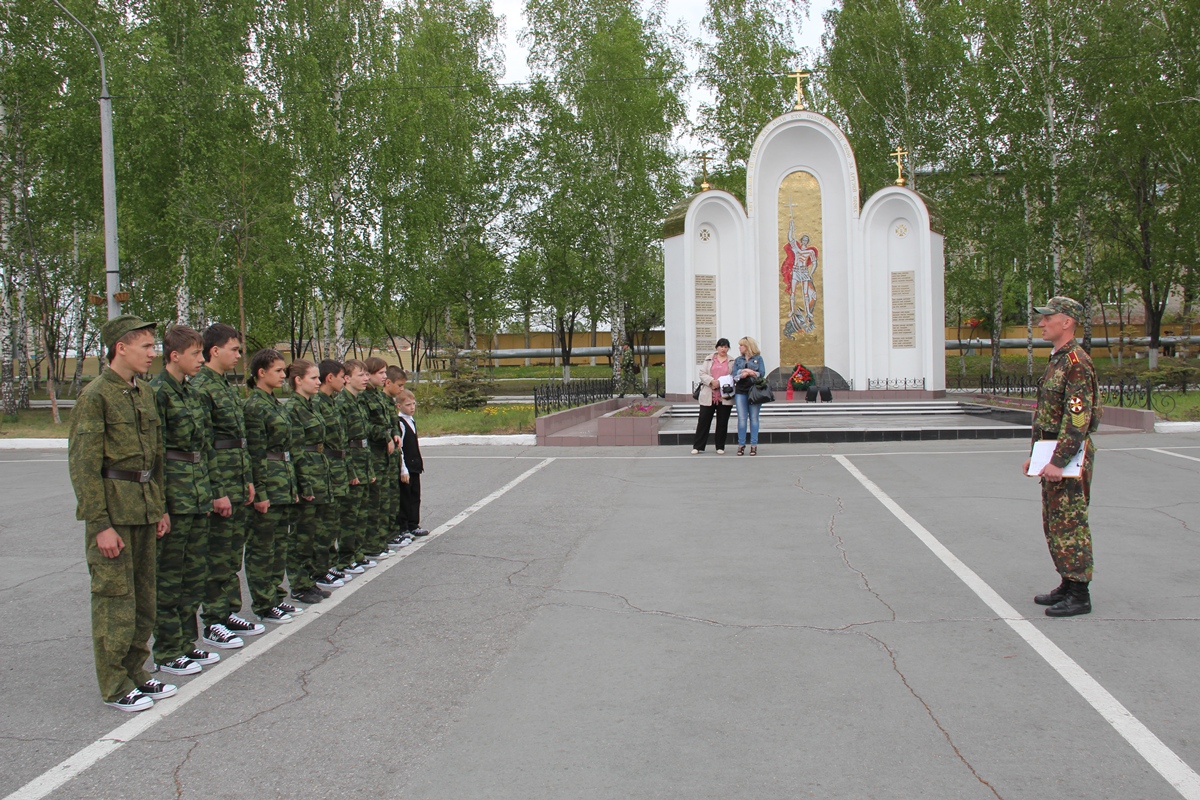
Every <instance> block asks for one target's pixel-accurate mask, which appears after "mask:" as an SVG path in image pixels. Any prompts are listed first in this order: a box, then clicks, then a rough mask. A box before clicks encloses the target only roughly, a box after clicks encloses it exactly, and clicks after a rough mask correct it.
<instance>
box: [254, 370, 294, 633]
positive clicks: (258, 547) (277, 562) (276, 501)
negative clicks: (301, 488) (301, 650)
mask: <svg viewBox="0 0 1200 800" xmlns="http://www.w3.org/2000/svg"><path fill="white" fill-rule="evenodd" d="M284 375H285V367H284V363H283V356H281V355H280V354H279V351H278V350H272V349H269V348H268V349H264V350H259V351H258V352H257V353H255V354H254V357H253V358H251V359H250V381H251V383H252V385H253V387H254V388H253V389H251V391H250V396H249V397H248V398H246V404H245V406H244V407H243V413H244V415H245V418H246V449H247V451H248V452H249V454H250V469H251V471H252V473H253V476H254V513H253V515H252V516H251V521H250V526H249V532H248V535H247V538H246V583H248V584H249V585H250V603H251V606H252V607H253V608H254V613H256V614H258V616H259V617H260V618H261V619H262V620H263V621H264V622H273V623H287V622H291V621H292V615H293V614H295V613H298V612H299V610H300V609H297V608H296V607H295V606H293V605H291V604H290V603H287V602H286V597H287V594H286V593H285V592H284V589H283V575H284V571H285V569H286V563H287V544H288V526H289V525H290V524H291V523H292V520H293V515H294V509H295V507H296V501H297V500H298V499H299V497H298V495H297V494H296V471H295V469H294V467H293V465H292V451H293V450H297V449H299V448H298V446H297V444H296V437H295V435H294V434H293V432H292V426H291V423H290V422H289V421H288V415H287V410H286V409H285V408H284V406H283V404H282V403H280V402H279V401H278V400H277V399H276V398H275V395H274V391H275V390H276V389H278V388H279V387H281V386H283V382H284Z"/></svg>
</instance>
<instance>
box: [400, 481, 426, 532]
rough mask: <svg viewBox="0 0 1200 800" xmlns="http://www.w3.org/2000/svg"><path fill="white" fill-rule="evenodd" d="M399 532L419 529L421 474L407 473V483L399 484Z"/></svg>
mask: <svg viewBox="0 0 1200 800" xmlns="http://www.w3.org/2000/svg"><path fill="white" fill-rule="evenodd" d="M397 521H398V522H399V523H400V530H401V531H411V530H413V529H414V528H419V527H421V473H419V472H410V473H408V483H401V484H400V516H399V519H398V520H397Z"/></svg>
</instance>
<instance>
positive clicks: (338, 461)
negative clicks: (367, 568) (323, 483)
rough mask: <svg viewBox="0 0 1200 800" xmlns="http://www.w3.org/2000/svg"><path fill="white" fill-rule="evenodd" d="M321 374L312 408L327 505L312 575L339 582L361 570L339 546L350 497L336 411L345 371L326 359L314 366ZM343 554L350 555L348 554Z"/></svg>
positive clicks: (342, 428)
mask: <svg viewBox="0 0 1200 800" xmlns="http://www.w3.org/2000/svg"><path fill="white" fill-rule="evenodd" d="M317 369H318V370H320V375H321V391H320V392H318V393H317V395H316V396H315V397H313V408H314V409H315V410H316V412H317V415H318V416H320V417H321V419H322V420H323V421H324V423H325V458H326V459H328V461H329V502H328V503H326V504H325V505H323V506H321V509H320V510H321V516H320V520H319V525H318V527H317V541H316V543H315V545H314V550H313V562H314V574H323V573H326V572H329V571H330V570H333V571H334V572H335V574H336V575H337V576H338V577H339V578H341V579H342V580H348V579H349V576H353V575H361V574H362V572H363V570H362V569H361V568H357V569H353V570H350V564H351V563H352V562H353V560H354V559H352V558H343V557H342V554H339V552H338V546H339V545H340V544H342V543H344V542H345V533H344V530H343V528H342V518H341V510H342V507H343V505H344V504H345V500H346V497H347V496H348V495H349V494H350V476H349V471H348V469H347V466H348V464H347V461H346V458H347V453H346V423H345V420H344V419H343V418H342V410H341V409H340V408H338V405H337V396H338V394H339V393H340V392H341V391H342V387H343V386H345V383H346V368H345V367H343V366H342V362H340V361H334V360H332V359H328V358H327V359H325V360H324V361H322V362H321V363H320V364H318V365H317ZM342 549H343V554H344V555H345V556H349V555H350V553H349V551H346V550H345V548H342Z"/></svg>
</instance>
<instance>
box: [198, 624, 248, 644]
mask: <svg viewBox="0 0 1200 800" xmlns="http://www.w3.org/2000/svg"><path fill="white" fill-rule="evenodd" d="M200 641H201V642H203V643H204V644H206V645H208V646H209V647H216V648H218V649H221V650H236V649H237V648H239V647H242V646H243V645H245V644H246V643H245V642H243V641H242V639H241V637H240V636H234V635H233V634H232V633H231V632H230V631H229V628H226V627H225V626H224V625H222V624H220V623H217V624H216V625H209V626H208V627H207V628H205V629H204V634H203V635H202V636H201V637H200Z"/></svg>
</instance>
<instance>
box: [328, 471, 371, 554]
mask: <svg viewBox="0 0 1200 800" xmlns="http://www.w3.org/2000/svg"><path fill="white" fill-rule="evenodd" d="M368 491H369V490H368V488H367V485H366V484H361V483H360V484H358V485H357V486H351V487H350V491H349V493H348V494H347V495H346V496H345V497H339V498H338V501H337V503H336V504H334V506H335V508H336V513H337V528H336V530H337V553H336V555H334V556H333V563H334V566H336V567H337V568H338V569H345V568H346V567H348V566H350V565H351V564H353V563H354V562H356V561H365V560H366V557H367V554H366V552H365V548H364V546H363V542H364V537H363V527H364V526H365V525H366V522H367V494H368ZM330 550H331V551H332V550H333V548H330ZM375 552H376V553H378V552H379V551H378V550H376V551H375ZM372 555H374V553H372Z"/></svg>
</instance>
